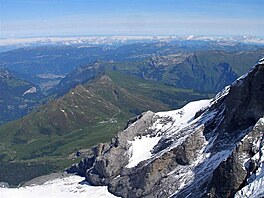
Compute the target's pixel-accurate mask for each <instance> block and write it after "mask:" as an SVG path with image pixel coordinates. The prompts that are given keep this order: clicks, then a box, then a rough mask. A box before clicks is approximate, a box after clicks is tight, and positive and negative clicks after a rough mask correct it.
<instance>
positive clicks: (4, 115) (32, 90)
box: [0, 68, 43, 125]
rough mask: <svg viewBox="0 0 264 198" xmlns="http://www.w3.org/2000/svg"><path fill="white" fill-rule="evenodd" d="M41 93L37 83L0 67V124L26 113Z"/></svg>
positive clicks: (41, 96)
mask: <svg viewBox="0 0 264 198" xmlns="http://www.w3.org/2000/svg"><path fill="white" fill-rule="evenodd" d="M41 98H43V94H42V93H41V92H40V89H39V87H38V86H37V85H35V84H33V83H30V82H28V81H25V80H22V79H20V78H18V77H17V76H16V75H14V74H13V73H12V72H10V71H9V70H6V69H3V68H0V125H2V124H4V123H6V122H8V121H10V120H14V119H18V118H21V117H22V116H24V115H25V114H27V113H28V112H29V111H30V110H31V109H32V108H33V107H34V106H35V105H37V104H38V102H39V100H40V99H41Z"/></svg>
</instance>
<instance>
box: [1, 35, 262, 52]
mask: <svg viewBox="0 0 264 198" xmlns="http://www.w3.org/2000/svg"><path fill="white" fill-rule="evenodd" d="M0 41H1V46H2V47H3V46H6V47H7V49H10V48H8V46H16V45H19V46H23V45H25V46H28V45H33V46H36V45H47V44H49V45H50V44H53V45H54V44H57V45H59V44H64V45H74V44H79V45H81V44H84V45H87V44H89V45H124V44H130V43H135V42H141V43H146V42H164V41H165V42H175V41H177V42H179V41H210V42H217V43H221V44H223V45H234V44H235V43H249V44H260V45H264V38H261V37H257V36H229V37H221V36H194V35H186V36H89V37H86V36H80V37H43V38H41V37H37V38H2V39H0Z"/></svg>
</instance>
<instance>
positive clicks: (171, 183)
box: [68, 59, 264, 197]
mask: <svg viewBox="0 0 264 198" xmlns="http://www.w3.org/2000/svg"><path fill="white" fill-rule="evenodd" d="M263 98H264V62H263V59H261V60H260V61H259V63H258V64H257V65H255V66H254V67H253V68H252V69H251V70H250V71H249V72H248V73H247V74H245V75H244V76H242V77H241V78H239V79H237V80H236V81H235V82H234V83H233V84H231V85H230V86H227V87H226V88H225V89H224V90H223V91H221V92H220V93H218V94H217V95H216V97H215V98H214V99H212V100H201V101H196V102H192V103H189V104H187V105H186V106H184V107H183V108H182V109H179V110H174V111H169V112H159V113H153V112H151V111H148V112H146V113H144V114H142V116H140V117H138V118H137V119H134V120H133V121H134V123H132V122H130V125H129V126H128V127H127V128H126V129H125V130H124V131H121V132H120V133H119V134H118V135H117V136H116V137H115V138H113V139H112V141H111V143H105V144H102V143H101V144H99V145H98V146H97V147H95V148H94V149H93V156H91V157H87V158H84V159H83V160H82V161H81V162H80V163H79V164H75V165H73V166H72V167H70V168H69V169H68V172H75V173H78V174H79V175H82V176H85V177H86V180H87V181H89V182H90V183H91V184H93V185H107V186H108V190H109V191H110V192H111V193H113V194H114V195H116V196H121V197H233V196H236V197H243V196H248V197H262V196H264V190H263V189H264V188H263V186H264V180H263V175H264V169H263V163H264V158H263V152H264V147H263V145H264V142H263V141H264V135H263V134H264V101H263Z"/></svg>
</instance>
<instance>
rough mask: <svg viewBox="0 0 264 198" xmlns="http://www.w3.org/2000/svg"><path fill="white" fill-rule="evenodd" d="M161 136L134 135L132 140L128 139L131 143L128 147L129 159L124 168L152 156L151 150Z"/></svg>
mask: <svg viewBox="0 0 264 198" xmlns="http://www.w3.org/2000/svg"><path fill="white" fill-rule="evenodd" d="M160 138H161V137H150V136H149V135H148V136H142V137H136V138H135V139H134V140H133V141H128V143H130V144H131V147H130V148H129V154H130V156H131V157H130V159H129V163H128V165H127V166H126V168H132V167H134V166H136V165H138V163H139V162H141V161H144V160H147V159H149V158H151V157H152V154H151V150H152V149H153V147H154V146H155V145H156V144H157V143H158V142H159V140H160Z"/></svg>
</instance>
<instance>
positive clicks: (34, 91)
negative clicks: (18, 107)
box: [23, 87, 37, 96]
mask: <svg viewBox="0 0 264 198" xmlns="http://www.w3.org/2000/svg"><path fill="white" fill-rule="evenodd" d="M36 92H37V88H36V87H31V88H30V89H28V90H27V91H25V92H24V93H23V96H24V95H26V94H33V93H36Z"/></svg>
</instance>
